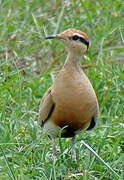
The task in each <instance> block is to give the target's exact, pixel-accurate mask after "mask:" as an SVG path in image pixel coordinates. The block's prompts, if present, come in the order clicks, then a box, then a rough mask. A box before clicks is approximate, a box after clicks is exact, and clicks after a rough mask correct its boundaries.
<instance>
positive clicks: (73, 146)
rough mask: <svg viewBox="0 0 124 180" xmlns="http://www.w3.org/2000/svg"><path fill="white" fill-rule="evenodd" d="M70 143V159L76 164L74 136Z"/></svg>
mask: <svg viewBox="0 0 124 180" xmlns="http://www.w3.org/2000/svg"><path fill="white" fill-rule="evenodd" d="M71 143H72V159H73V160H74V161H75V162H76V161H77V158H76V151H75V136H74V137H73V138H72V140H71Z"/></svg>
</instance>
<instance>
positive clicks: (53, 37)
mask: <svg viewBox="0 0 124 180" xmlns="http://www.w3.org/2000/svg"><path fill="white" fill-rule="evenodd" d="M45 39H61V37H60V36H59V35H53V36H48V37H46V38H45Z"/></svg>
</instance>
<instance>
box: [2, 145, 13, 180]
mask: <svg viewBox="0 0 124 180" xmlns="http://www.w3.org/2000/svg"><path fill="white" fill-rule="evenodd" d="M0 149H1V152H2V153H3V156H4V159H5V162H6V166H7V167H8V170H9V173H10V176H11V179H13V180H16V178H15V176H14V173H13V171H12V169H11V167H10V166H9V163H8V160H7V158H6V155H5V153H4V150H3V149H2V147H0Z"/></svg>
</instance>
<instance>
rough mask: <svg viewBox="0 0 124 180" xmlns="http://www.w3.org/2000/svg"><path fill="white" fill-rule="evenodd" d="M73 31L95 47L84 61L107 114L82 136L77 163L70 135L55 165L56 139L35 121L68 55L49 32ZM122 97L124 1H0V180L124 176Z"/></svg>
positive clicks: (64, 142) (101, 107) (102, 111)
mask: <svg viewBox="0 0 124 180" xmlns="http://www.w3.org/2000/svg"><path fill="white" fill-rule="evenodd" d="M68 28H76V29H80V30H82V31H84V32H86V33H87V34H88V36H89V40H90V48H89V52H88V53H87V54H86V55H85V56H84V57H83V58H82V60H81V65H82V68H83V69H84V71H85V72H86V74H87V76H88V77H89V79H90V81H91V82H92V84H93V87H94V89H95V91H96V94H97V97H98V101H99V105H100V116H99V121H98V124H97V128H95V129H94V130H93V131H90V132H82V133H81V134H80V135H79V136H78V137H77V142H76V153H77V162H73V160H72V157H71V151H68V150H69V148H70V147H71V144H70V141H71V140H70V139H62V140H61V139H59V142H58V140H56V143H58V149H59V150H58V158H57V161H56V162H54V161H53V159H52V157H51V154H52V142H51V141H50V140H49V138H48V137H47V136H46V135H44V134H43V133H42V129H41V128H40V127H39V126H38V125H37V123H36V120H37V119H38V108H39V103H40V100H41V98H42V96H43V94H44V92H45V91H46V90H47V88H48V87H49V86H50V85H51V84H52V80H53V79H54V77H55V75H56V73H57V72H58V71H59V70H60V68H61V67H62V65H63V63H64V60H65V58H66V52H65V50H64V47H63V45H62V44H61V43H59V42H56V41H44V37H45V36H46V35H51V34H56V33H60V32H62V31H64V30H66V29H68ZM123 102H124V2H123V0H116V1H111V0H108V1H105V0H103V1H100V0H97V1H93V0H76V1H75V0H70V1H69V0H67V1H60V0H57V1H56V0H50V1H46V0H42V1H40V0H30V1H24V0H15V1H14V0H11V1H9V0H3V1H2V0H1V1H0V120H1V121H0V179H1V180H8V179H18V180H21V179H37V180H38V179H43V180H46V179H49V180H50V179H52V180H54V179H55V180H58V179H65V180H66V179H72V180H73V179H77V180H82V179H84V180H93V179H95V180H98V179H100V180H106V179H109V180H113V179H124V105H123ZM82 139H83V140H84V141H85V143H87V144H88V145H90V146H91V147H92V148H93V149H94V150H95V152H96V153H97V154H99V156H100V157H101V158H102V159H103V160H104V161H105V162H106V164H104V163H103V162H102V161H101V160H99V159H98V157H96V156H95V155H94V154H93V153H92V152H91V151H89V149H87V146H85V144H84V143H83V142H84V141H82ZM61 145H62V146H61ZM107 164H108V165H109V166H110V167H111V168H112V169H113V171H114V172H112V171H110V169H109V168H108V167H107ZM116 173H117V174H116Z"/></svg>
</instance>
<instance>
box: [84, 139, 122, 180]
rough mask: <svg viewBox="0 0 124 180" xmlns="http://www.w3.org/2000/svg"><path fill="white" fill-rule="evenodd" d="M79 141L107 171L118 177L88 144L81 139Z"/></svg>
mask: <svg viewBox="0 0 124 180" xmlns="http://www.w3.org/2000/svg"><path fill="white" fill-rule="evenodd" d="M81 143H82V144H83V145H84V146H85V147H86V148H87V149H88V150H90V151H91V152H92V153H93V154H94V155H95V156H96V157H97V158H98V159H99V160H100V161H101V162H102V163H103V164H104V165H105V166H106V167H107V168H108V169H109V171H111V172H112V173H113V175H114V176H115V177H116V179H117V177H118V178H120V176H119V175H118V174H117V173H116V172H115V171H114V170H113V169H112V168H111V167H110V166H109V165H108V164H107V163H106V162H105V161H104V160H103V159H102V158H101V157H100V156H99V155H98V154H97V153H96V152H95V151H94V150H93V149H92V148H91V147H90V146H89V145H88V144H86V143H85V142H84V141H83V140H81Z"/></svg>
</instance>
